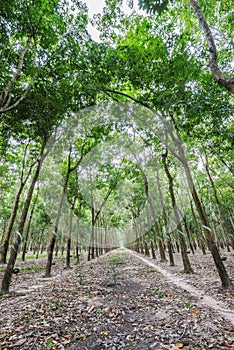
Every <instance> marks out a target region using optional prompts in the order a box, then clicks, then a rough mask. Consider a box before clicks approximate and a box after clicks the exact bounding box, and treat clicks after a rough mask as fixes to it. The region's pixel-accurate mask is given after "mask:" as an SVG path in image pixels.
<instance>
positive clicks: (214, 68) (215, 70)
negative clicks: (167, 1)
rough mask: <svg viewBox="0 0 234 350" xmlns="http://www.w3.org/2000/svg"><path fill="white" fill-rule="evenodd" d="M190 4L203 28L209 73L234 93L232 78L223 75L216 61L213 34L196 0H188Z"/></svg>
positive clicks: (233, 79) (233, 80)
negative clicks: (206, 45) (207, 49)
mask: <svg viewBox="0 0 234 350" xmlns="http://www.w3.org/2000/svg"><path fill="white" fill-rule="evenodd" d="M189 1H190V5H191V7H192V9H193V11H194V13H195V15H196V17H197V19H198V21H199V24H200V26H201V27H202V29H203V32H204V34H205V38H206V41H207V44H208V48H209V66H210V70H211V73H212V75H213V77H214V78H215V80H216V81H217V82H218V84H219V85H220V86H222V87H224V88H225V89H226V90H228V91H230V92H231V93H232V94H234V78H230V77H227V76H225V75H224V73H223V72H222V71H221V70H220V68H219V66H218V63H217V49H216V45H215V40H214V37H213V34H212V32H211V30H210V27H209V24H208V22H207V20H206V18H205V16H204V14H203V12H202V10H201V8H200V6H199V5H198V3H197V1H196V0H189Z"/></svg>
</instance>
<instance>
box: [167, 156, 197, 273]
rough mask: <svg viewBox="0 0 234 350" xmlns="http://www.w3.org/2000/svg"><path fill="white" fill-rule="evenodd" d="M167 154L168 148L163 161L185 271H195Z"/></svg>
mask: <svg viewBox="0 0 234 350" xmlns="http://www.w3.org/2000/svg"><path fill="white" fill-rule="evenodd" d="M167 156H168V150H166V152H165V153H163V154H162V162H163V166H164V169H165V173H166V176H167V178H168V184H169V193H170V197H171V204H172V208H173V211H174V216H175V222H176V226H177V230H178V232H179V242H180V251H181V256H182V261H183V266H184V273H193V269H192V266H191V264H190V261H189V257H188V254H187V246H186V242H185V239H184V234H183V228H182V224H181V220H182V218H181V217H180V213H179V210H178V207H177V203H176V197H175V191H174V184H173V177H172V175H171V173H170V171H169V167H168V163H167Z"/></svg>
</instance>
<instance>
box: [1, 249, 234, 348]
mask: <svg viewBox="0 0 234 350" xmlns="http://www.w3.org/2000/svg"><path fill="white" fill-rule="evenodd" d="M223 255H225V256H226V257H227V260H226V261H225V262H224V263H225V266H226V268H227V270H228V273H229V275H230V277H231V278H232V280H233V281H234V269H233V266H234V253H233V251H232V252H223ZM189 257H190V260H191V264H192V267H193V269H194V271H195V273H194V274H183V272H182V270H183V268H182V263H181V259H180V256H179V254H178V253H175V255H174V258H175V261H176V267H170V266H169V263H168V262H164V263H162V262H160V261H159V258H158V257H157V258H156V259H155V260H153V259H152V258H149V257H148V258H146V257H145V256H143V255H141V254H137V253H135V252H131V251H128V250H126V249H119V250H115V251H112V252H110V253H108V254H105V255H102V256H101V257H100V258H98V259H95V260H93V261H91V262H88V263H86V262H82V263H80V264H79V265H76V264H75V261H73V262H72V269H69V270H67V269H64V266H65V262H64V259H63V258H55V259H54V262H55V265H54V266H53V277H51V278H43V274H44V267H45V264H46V260H45V259H38V260H27V261H26V262H25V263H22V262H18V263H17V267H19V269H20V272H19V273H18V274H17V275H14V277H13V279H12V285H11V293H10V294H9V295H4V296H2V297H1V299H0V312H1V319H0V324H1V329H0V349H2V350H5V349H20V350H21V349H22V350H26V349H28V350H29V349H56V350H57V349H69V350H70V349H71V350H72V349H80V350H101V349H109V350H117V349H118V350H121V349H139V350H146V349H147V350H148V349H157V350H162V349H170V350H176V349H182V348H183V349H190V350H197V349H199V350H208V349H213V350H214V349H234V291H222V289H221V288H220V286H221V282H220V279H219V276H218V274H217V272H216V270H215V268H214V264H213V260H212V258H211V255H210V254H207V255H203V254H201V253H200V252H196V253H195V254H194V255H193V254H190V256H189ZM83 258H84V257H83Z"/></svg>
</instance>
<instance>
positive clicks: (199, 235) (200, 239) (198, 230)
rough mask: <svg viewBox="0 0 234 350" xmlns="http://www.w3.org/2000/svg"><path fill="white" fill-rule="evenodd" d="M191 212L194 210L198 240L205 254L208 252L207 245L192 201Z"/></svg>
mask: <svg viewBox="0 0 234 350" xmlns="http://www.w3.org/2000/svg"><path fill="white" fill-rule="evenodd" d="M191 212H192V216H193V219H194V222H195V226H196V230H197V236H198V237H197V238H198V242H199V244H200V248H201V250H202V253H203V254H204V255H205V254H206V246H205V243H204V239H203V237H202V233H201V230H200V227H199V224H198V221H197V216H196V214H195V212H194V209H193V204H192V203H191Z"/></svg>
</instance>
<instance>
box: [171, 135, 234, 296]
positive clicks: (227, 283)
mask: <svg viewBox="0 0 234 350" xmlns="http://www.w3.org/2000/svg"><path fill="white" fill-rule="evenodd" d="M170 135H171V138H172V140H173V141H174V144H175V145H176V146H177V149H178V151H179V155H178V157H177V158H178V159H179V160H180V161H181V162H182V165H183V167H184V169H185V174H186V178H187V182H188V186H189V189H190V191H191V193H192V197H193V200H194V203H195V206H196V208H197V212H198V214H199V217H200V220H201V222H202V225H203V230H204V234H205V237H206V241H207V245H208V247H209V250H210V252H211V255H212V257H213V260H214V263H215V266H216V268H217V271H218V274H219V277H220V279H221V282H222V287H223V289H234V285H233V283H232V281H231V279H230V277H229V275H228V273H227V270H226V268H225V266H224V264H223V261H222V259H221V256H220V254H219V251H218V248H217V245H216V242H215V241H214V237H213V234H212V230H211V229H210V224H209V220H208V218H207V215H206V213H205V210H204V208H203V206H202V204H201V201H200V198H199V196H198V193H197V191H196V188H195V185H194V182H193V177H192V174H191V171H190V168H189V165H188V161H187V159H186V157H185V153H184V150H183V146H182V141H181V137H180V134H179V132H178V131H177V136H175V134H174V133H173V132H172V131H170ZM174 154H176V153H175V152H174Z"/></svg>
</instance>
